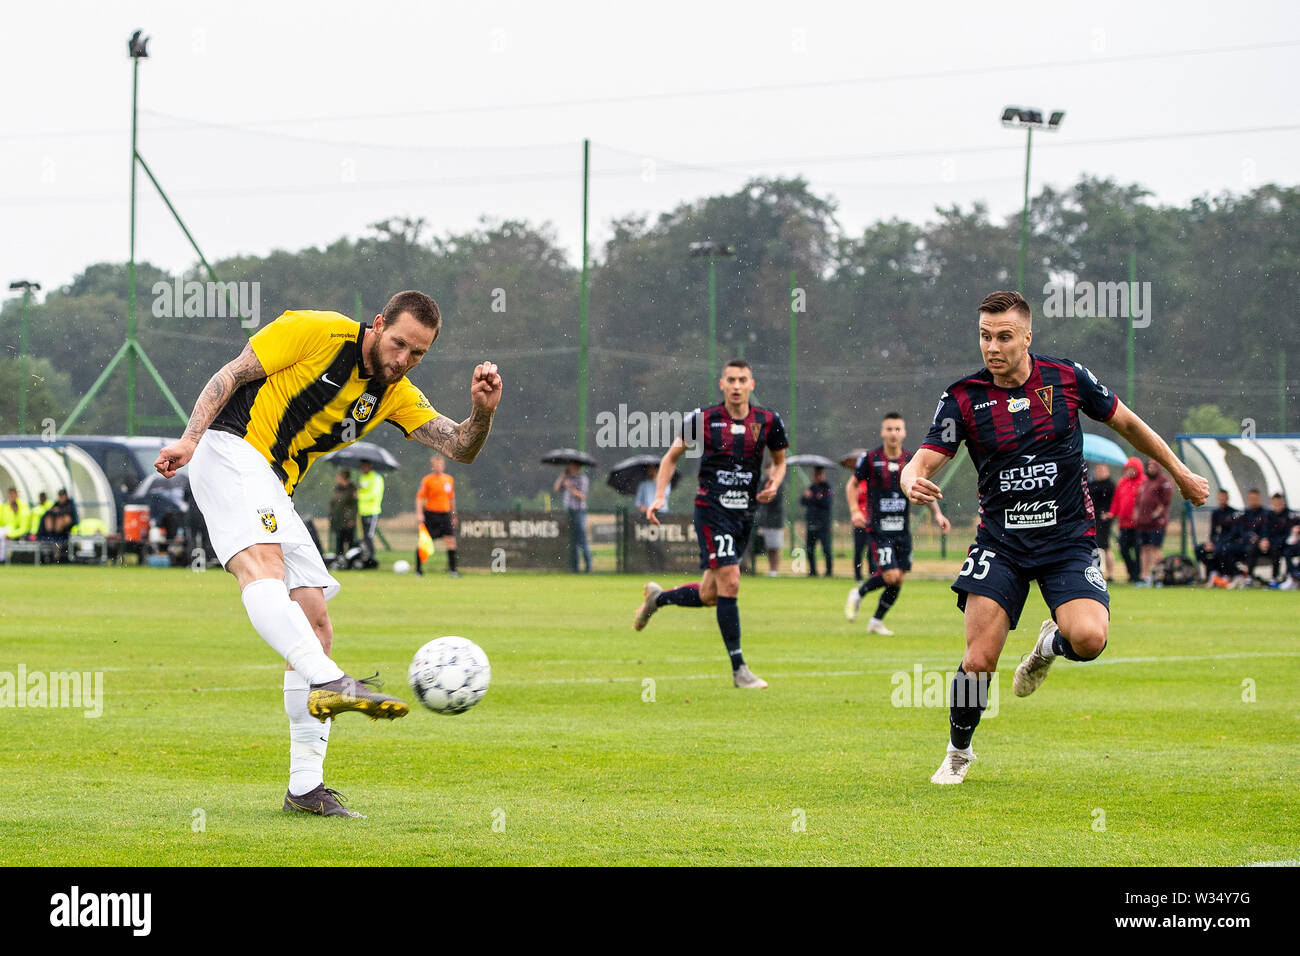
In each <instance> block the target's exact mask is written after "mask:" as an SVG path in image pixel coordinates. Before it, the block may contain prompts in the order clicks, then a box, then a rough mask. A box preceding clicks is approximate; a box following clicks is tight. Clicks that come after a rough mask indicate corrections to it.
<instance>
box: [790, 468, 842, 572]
mask: <svg viewBox="0 0 1300 956" xmlns="http://www.w3.org/2000/svg"><path fill="white" fill-rule="evenodd" d="M795 457H798V456H795ZM834 497H835V492H834V491H832V490H831V485H830V482H828V481H827V480H826V467H825V466H824V465H817V466H816V467H814V468H813V480H812V484H811V485H809V486H808V487H807V488H806V489H805V490H804V493H803V497H802V498H801V499H800V503H801V504H802V505H803V510H804V548H805V550H806V551H807V552H808V577H810V578H815V577H817V544H818V543H819V542H820V543H821V546H822V553H823V554H824V555H826V577H828V578H829V577H831V576H832V574H833V569H832V560H833V559H832V558H831V500H832V499H833V498H834Z"/></svg>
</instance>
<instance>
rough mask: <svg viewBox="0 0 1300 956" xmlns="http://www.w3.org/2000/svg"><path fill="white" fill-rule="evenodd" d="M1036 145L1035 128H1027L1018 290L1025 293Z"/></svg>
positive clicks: (1017, 279) (1022, 293)
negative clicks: (1032, 157)
mask: <svg viewBox="0 0 1300 956" xmlns="http://www.w3.org/2000/svg"><path fill="white" fill-rule="evenodd" d="M1033 145H1034V128H1033V127H1032V126H1029V127H1027V128H1026V129H1025V205H1024V209H1023V210H1022V211H1021V213H1020V271H1019V273H1018V274H1017V278H1016V291H1017V292H1019V293H1020V294H1021V295H1024V294H1025V258H1026V256H1027V255H1028V253H1029V154H1030V151H1031V150H1032V149H1033Z"/></svg>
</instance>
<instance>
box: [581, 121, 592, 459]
mask: <svg viewBox="0 0 1300 956" xmlns="http://www.w3.org/2000/svg"><path fill="white" fill-rule="evenodd" d="M590 182H591V140H589V139H584V140H583V141H582V278H581V280H580V282H581V285H580V286H579V288H578V451H586V450H587V200H588V191H589V185H590Z"/></svg>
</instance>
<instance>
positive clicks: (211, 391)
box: [154, 345, 266, 478]
mask: <svg viewBox="0 0 1300 956" xmlns="http://www.w3.org/2000/svg"><path fill="white" fill-rule="evenodd" d="M260 378H266V370H265V369H264V368H262V363H261V362H260V361H259V360H258V358H257V355H256V353H255V352H254V351H253V347H252V346H251V345H245V346H244V350H243V351H242V352H240V353H239V356H238V357H237V358H236V359H235V360H234V361H233V362H227V363H226V364H225V365H223V366H222V367H221V368H219V369H218V370H217V373H216V374H215V375H213V376H212V378H210V379H208V384H207V385H205V386H203V391H202V392H200V393H199V398H198V401H196V402H195V403H194V412H193V414H191V415H190V421H189V424H188V425H186V426H185V433H184V434H183V435H181V437H180V439H179V440H178V441H175V442H173V443H172V444H170V445H168V446H167V447H166V448H164V449H163V450H162V451H161V452H159V453H158V460H157V461H156V462H154V467H155V468H156V469H158V472H159V473H160V474H162V475H163V476H164V477H167V478H171V477H172V476H173V475H175V474H176V472H177V470H178V469H179V468H181V467H182V466H183V465H184V464H185V463H186V462H188V461H189V460H190V456H191V455H193V454H194V448H195V446H197V445H198V443H199V439H200V438H202V437H203V433H204V432H205V431H207V430H208V426H209V425H211V424H212V420H213V419H214V418H216V417H217V413H218V412H220V411H221V409H222V408H224V407H225V404H226V402H228V401H229V400H230V396H231V395H234V394H235V391H236V390H237V389H238V388H239V387H240V386H241V385H245V384H247V383H249V382H256V381H257V380H258V379H260Z"/></svg>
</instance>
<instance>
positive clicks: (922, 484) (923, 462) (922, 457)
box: [898, 448, 951, 505]
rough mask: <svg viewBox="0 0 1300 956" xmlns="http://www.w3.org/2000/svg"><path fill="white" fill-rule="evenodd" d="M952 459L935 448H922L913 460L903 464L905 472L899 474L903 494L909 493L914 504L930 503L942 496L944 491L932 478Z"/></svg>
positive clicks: (908, 496)
mask: <svg viewBox="0 0 1300 956" xmlns="http://www.w3.org/2000/svg"><path fill="white" fill-rule="evenodd" d="M950 460H951V459H950V458H949V457H948V456H947V455H944V454H940V453H939V452H937V451H935V450H934V449H933V448H922V449H921V450H920V451H918V452H917V453H916V454H915V455H913V456H912V460H911V461H909V462H908V463H907V464H906V465H904V466H903V473H902V474H901V475H899V476H898V484H899V485H900V487H902V489H903V494H905V495H907V500H908V501H910V502H912V504H914V505H928V504H930V503H931V502H934V501H937V500H938V499H940V498H942V497H943V492H942V491H940V490H939V486H938V485H936V484H935V483H934V482H933V481H931V480H930V479H931V478H933V477H934V476H935V475H937V474H938V473H939V470H940V469H941V468H943V466H944V465H946V464H948V462H949V461H950Z"/></svg>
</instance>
